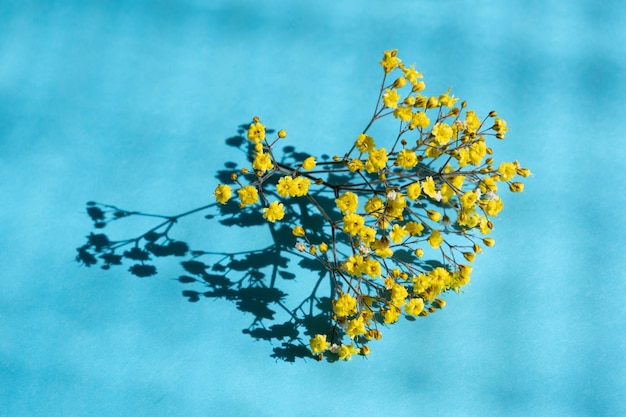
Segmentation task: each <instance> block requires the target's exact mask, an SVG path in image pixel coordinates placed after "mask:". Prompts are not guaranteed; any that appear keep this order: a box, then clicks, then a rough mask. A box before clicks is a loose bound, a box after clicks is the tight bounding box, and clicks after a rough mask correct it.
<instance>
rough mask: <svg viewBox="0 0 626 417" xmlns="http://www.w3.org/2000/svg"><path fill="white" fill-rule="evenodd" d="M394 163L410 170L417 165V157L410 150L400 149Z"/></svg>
mask: <svg viewBox="0 0 626 417" xmlns="http://www.w3.org/2000/svg"><path fill="white" fill-rule="evenodd" d="M396 162H397V164H398V165H400V166H401V167H402V168H404V169H411V168H413V167H414V166H415V165H417V156H416V155H415V152H413V151H412V150H410V149H402V150H401V151H400V152H398V156H397V157H396ZM412 200H415V199H412Z"/></svg>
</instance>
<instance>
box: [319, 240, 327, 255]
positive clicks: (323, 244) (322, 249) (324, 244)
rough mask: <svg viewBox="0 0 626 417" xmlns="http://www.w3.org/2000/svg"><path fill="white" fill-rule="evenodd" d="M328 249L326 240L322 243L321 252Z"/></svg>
mask: <svg viewBox="0 0 626 417" xmlns="http://www.w3.org/2000/svg"><path fill="white" fill-rule="evenodd" d="M327 251H328V244H326V243H325V242H322V243H320V252H322V253H326V252H327Z"/></svg>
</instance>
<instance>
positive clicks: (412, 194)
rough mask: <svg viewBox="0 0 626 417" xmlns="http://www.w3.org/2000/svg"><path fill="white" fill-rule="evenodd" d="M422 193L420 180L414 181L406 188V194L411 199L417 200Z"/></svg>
mask: <svg viewBox="0 0 626 417" xmlns="http://www.w3.org/2000/svg"><path fill="white" fill-rule="evenodd" d="M421 193H422V186H421V185H420V183H419V182H414V183H412V184H410V185H409V186H408V187H407V188H406V195H407V197H409V198H410V199H411V200H417V198H418V197H419V196H420V194H421Z"/></svg>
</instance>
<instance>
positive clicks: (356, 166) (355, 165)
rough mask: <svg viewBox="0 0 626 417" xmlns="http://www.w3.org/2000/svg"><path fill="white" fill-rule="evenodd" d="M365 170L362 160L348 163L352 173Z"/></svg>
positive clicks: (353, 160)
mask: <svg viewBox="0 0 626 417" xmlns="http://www.w3.org/2000/svg"><path fill="white" fill-rule="evenodd" d="M364 168H365V165H364V164H363V161H361V160H360V159H351V160H350V162H348V169H349V170H350V171H352V172H357V171H360V170H362V169H364Z"/></svg>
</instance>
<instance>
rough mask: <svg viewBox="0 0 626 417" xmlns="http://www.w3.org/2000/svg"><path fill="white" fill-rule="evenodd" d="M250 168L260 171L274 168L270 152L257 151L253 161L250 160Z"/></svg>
mask: <svg viewBox="0 0 626 417" xmlns="http://www.w3.org/2000/svg"><path fill="white" fill-rule="evenodd" d="M252 168H254V169H256V170H258V171H261V172H265V171H269V170H270V169H272V168H274V164H273V163H272V159H271V158H270V154H268V153H263V152H259V153H257V154H256V157H255V158H254V161H252Z"/></svg>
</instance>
